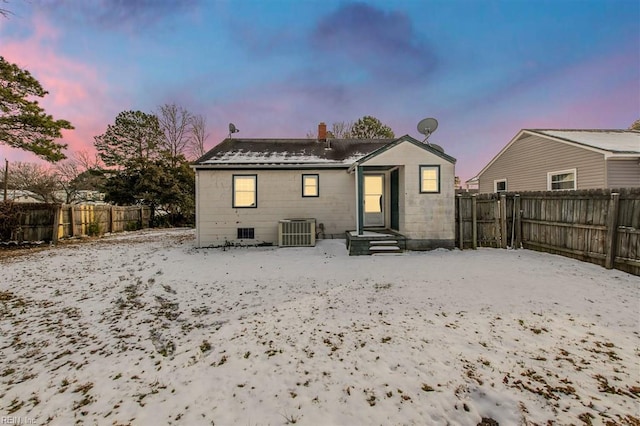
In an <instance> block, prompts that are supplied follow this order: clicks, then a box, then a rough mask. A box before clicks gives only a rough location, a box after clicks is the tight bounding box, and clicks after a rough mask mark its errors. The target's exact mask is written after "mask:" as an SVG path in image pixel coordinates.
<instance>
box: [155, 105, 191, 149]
mask: <svg viewBox="0 0 640 426" xmlns="http://www.w3.org/2000/svg"><path fill="white" fill-rule="evenodd" d="M192 117H193V115H192V114H191V113H190V112H189V111H187V110H186V109H185V108H183V107H181V106H177V105H176V104H164V105H162V106H161V107H160V110H159V111H158V121H159V123H160V129H161V130H162V132H163V133H164V141H163V142H161V146H162V148H163V149H165V150H166V151H168V152H169V154H170V157H171V158H174V159H175V158H177V157H178V156H179V155H180V154H182V155H185V154H186V153H187V152H186V151H187V148H188V146H189V142H190V140H191V132H190V130H191V122H192Z"/></svg>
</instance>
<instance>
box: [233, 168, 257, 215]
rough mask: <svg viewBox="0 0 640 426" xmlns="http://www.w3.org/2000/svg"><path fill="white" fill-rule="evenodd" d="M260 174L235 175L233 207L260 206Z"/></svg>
mask: <svg viewBox="0 0 640 426" xmlns="http://www.w3.org/2000/svg"><path fill="white" fill-rule="evenodd" d="M257 184H258V176H257V175H233V207H234V208H251V207H257V206H258V196H257V195H258V190H257V188H258V185H257Z"/></svg>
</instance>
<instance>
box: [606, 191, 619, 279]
mask: <svg viewBox="0 0 640 426" xmlns="http://www.w3.org/2000/svg"><path fill="white" fill-rule="evenodd" d="M619 206H620V194H618V193H617V192H614V193H612V194H611V199H610V200H609V212H608V213H607V239H606V241H605V250H606V253H607V257H606V258H605V261H604V266H605V268H607V269H613V264H614V263H615V260H616V236H617V234H618V208H619Z"/></svg>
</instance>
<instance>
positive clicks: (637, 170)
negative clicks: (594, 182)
mask: <svg viewBox="0 0 640 426" xmlns="http://www.w3.org/2000/svg"><path fill="white" fill-rule="evenodd" d="M639 186H640V159H638V158H633V159H628V160H607V187H608V188H631V187H639Z"/></svg>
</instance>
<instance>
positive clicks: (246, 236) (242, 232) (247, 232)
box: [238, 228, 256, 240]
mask: <svg viewBox="0 0 640 426" xmlns="http://www.w3.org/2000/svg"><path fill="white" fill-rule="evenodd" d="M255 237H256V236H255V228H238V239H239V240H252V239H254V238H255Z"/></svg>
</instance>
